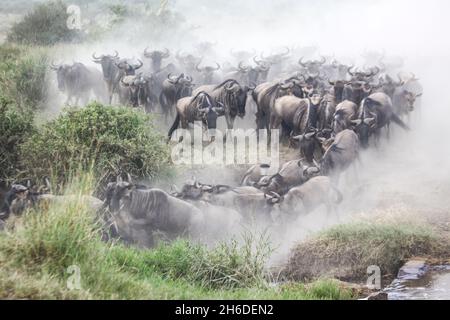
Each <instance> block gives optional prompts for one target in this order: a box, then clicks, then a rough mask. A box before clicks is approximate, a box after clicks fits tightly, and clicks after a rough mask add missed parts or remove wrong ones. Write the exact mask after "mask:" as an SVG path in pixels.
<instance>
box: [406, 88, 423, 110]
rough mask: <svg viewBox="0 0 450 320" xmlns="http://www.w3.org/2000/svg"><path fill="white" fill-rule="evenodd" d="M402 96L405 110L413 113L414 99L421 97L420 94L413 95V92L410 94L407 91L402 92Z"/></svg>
mask: <svg viewBox="0 0 450 320" xmlns="http://www.w3.org/2000/svg"><path fill="white" fill-rule="evenodd" d="M401 94H402V96H403V99H404V101H405V102H406V108H407V110H408V111H409V112H413V111H414V104H415V103H416V99H417V98H418V97H420V96H422V94H421V93H419V94H415V93H413V92H410V91H408V90H403V91H402V93H401Z"/></svg>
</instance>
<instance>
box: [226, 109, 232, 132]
mask: <svg viewBox="0 0 450 320" xmlns="http://www.w3.org/2000/svg"><path fill="white" fill-rule="evenodd" d="M225 120H226V122H227V128H228V129H229V130H231V129H233V126H234V118H233V117H232V116H231V115H230V114H228V113H226V114H225Z"/></svg>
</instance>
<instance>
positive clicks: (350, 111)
mask: <svg viewBox="0 0 450 320" xmlns="http://www.w3.org/2000/svg"><path fill="white" fill-rule="evenodd" d="M357 116H358V105H357V104H356V103H354V102H352V101H350V100H345V101H342V102H341V103H340V104H338V105H337V106H336V111H335V113H334V120H333V133H334V134H338V133H339V132H341V131H343V130H345V129H349V128H351V127H352V120H355V119H356V117H357Z"/></svg>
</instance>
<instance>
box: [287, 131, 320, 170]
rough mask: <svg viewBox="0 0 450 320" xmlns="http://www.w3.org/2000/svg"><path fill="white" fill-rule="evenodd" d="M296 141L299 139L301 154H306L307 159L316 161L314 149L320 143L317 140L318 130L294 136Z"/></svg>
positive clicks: (311, 161)
mask: <svg viewBox="0 0 450 320" xmlns="http://www.w3.org/2000/svg"><path fill="white" fill-rule="evenodd" d="M292 139H293V140H294V141H298V145H299V149H300V154H302V155H304V157H305V159H306V161H308V162H309V163H313V161H314V150H315V149H316V146H317V144H318V141H317V130H314V129H312V130H311V131H307V132H305V133H303V134H301V135H298V136H295V137H292Z"/></svg>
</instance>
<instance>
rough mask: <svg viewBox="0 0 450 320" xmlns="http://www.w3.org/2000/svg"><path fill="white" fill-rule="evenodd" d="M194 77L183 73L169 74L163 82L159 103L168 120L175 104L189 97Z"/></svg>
mask: <svg viewBox="0 0 450 320" xmlns="http://www.w3.org/2000/svg"><path fill="white" fill-rule="evenodd" d="M193 86H194V84H193V83H192V78H191V77H189V76H185V75H184V74H183V73H182V74H180V75H179V76H172V75H170V74H169V75H168V76H167V79H166V80H164V82H163V88H162V92H161V95H160V96H159V103H160V105H161V109H162V111H163V114H164V116H165V119H166V121H167V117H168V116H169V114H170V115H171V116H173V113H174V110H175V106H176V103H177V101H178V100H180V99H181V98H185V97H189V96H190V95H191V94H192V87H193Z"/></svg>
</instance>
